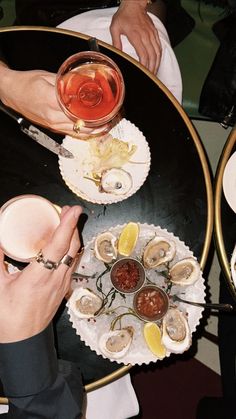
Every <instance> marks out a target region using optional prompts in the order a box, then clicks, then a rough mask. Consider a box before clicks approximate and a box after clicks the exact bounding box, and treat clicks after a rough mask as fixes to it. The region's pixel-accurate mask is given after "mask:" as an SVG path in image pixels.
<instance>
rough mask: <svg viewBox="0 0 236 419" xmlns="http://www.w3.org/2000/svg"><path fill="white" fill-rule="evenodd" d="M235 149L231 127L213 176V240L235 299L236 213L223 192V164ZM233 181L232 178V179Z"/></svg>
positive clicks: (235, 137)
mask: <svg viewBox="0 0 236 419" xmlns="http://www.w3.org/2000/svg"><path fill="white" fill-rule="evenodd" d="M235 151H236V129H235V128H233V129H232V130H231V132H230V135H229V137H228V139H227V141H226V143H225V146H224V148H223V150H222V153H221V157H220V160H219V163H218V167H217V171H216V177H215V194H214V200H215V214H214V219H215V234H214V235H215V241H216V250H217V254H218V258H219V262H220V265H221V268H222V272H223V275H224V278H225V280H226V283H227V285H228V287H229V290H230V292H231V294H232V296H233V298H234V300H235V301H236V288H235V285H234V283H233V281H232V279H231V273H230V259H231V255H232V253H233V250H234V246H235V242H236V214H235V212H234V211H233V210H232V209H231V207H230V206H229V204H228V202H227V201H226V199H225V195H224V192H223V175H224V169H225V166H226V164H227V162H228V160H229V158H230V157H231V155H232V154H233V153H234V152H235ZM232 182H233V179H232Z"/></svg>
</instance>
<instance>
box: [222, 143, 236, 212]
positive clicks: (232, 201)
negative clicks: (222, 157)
mask: <svg viewBox="0 0 236 419" xmlns="http://www.w3.org/2000/svg"><path fill="white" fill-rule="evenodd" d="M223 191H224V195H225V199H226V201H227V202H228V204H229V206H230V207H231V208H232V210H233V211H234V212H236V151H235V152H234V153H233V154H232V156H231V157H230V158H229V160H228V161H227V163H226V165H225V169H224V174H223Z"/></svg>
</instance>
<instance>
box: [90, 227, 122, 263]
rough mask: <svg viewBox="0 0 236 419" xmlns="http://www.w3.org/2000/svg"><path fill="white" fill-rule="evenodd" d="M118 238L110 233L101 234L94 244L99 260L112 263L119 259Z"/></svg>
mask: <svg viewBox="0 0 236 419" xmlns="http://www.w3.org/2000/svg"><path fill="white" fill-rule="evenodd" d="M117 253H118V250H117V238H116V236H114V234H112V233H111V232H110V231H105V232H104V233H101V234H99V235H98V236H97V237H96V239H95V242H94V254H95V256H96V258H97V259H99V260H101V261H102V262H105V263H111V262H112V261H114V260H115V259H116V258H117Z"/></svg>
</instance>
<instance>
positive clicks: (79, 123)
mask: <svg viewBox="0 0 236 419" xmlns="http://www.w3.org/2000/svg"><path fill="white" fill-rule="evenodd" d="M83 126H84V121H83V120H82V119H77V121H76V122H75V123H74V126H73V131H75V132H76V134H79V132H80V130H81V128H82V127H83Z"/></svg>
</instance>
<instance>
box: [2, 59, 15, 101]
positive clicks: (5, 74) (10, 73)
mask: <svg viewBox="0 0 236 419" xmlns="http://www.w3.org/2000/svg"><path fill="white" fill-rule="evenodd" d="M14 74H15V71H14V70H11V69H9V68H8V67H7V65H6V64H5V63H2V62H0V80H1V82H0V99H1V100H2V101H3V100H4V97H5V96H6V97H7V96H8V93H9V90H10V86H11V84H12V80H13V79H14Z"/></svg>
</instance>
